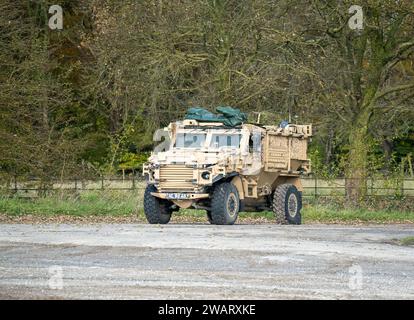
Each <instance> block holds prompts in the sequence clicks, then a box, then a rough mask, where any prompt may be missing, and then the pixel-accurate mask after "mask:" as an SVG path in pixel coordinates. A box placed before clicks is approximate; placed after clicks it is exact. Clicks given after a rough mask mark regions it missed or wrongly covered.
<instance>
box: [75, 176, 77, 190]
mask: <svg viewBox="0 0 414 320" xmlns="http://www.w3.org/2000/svg"><path fill="white" fill-rule="evenodd" d="M75 191H78V178H75Z"/></svg>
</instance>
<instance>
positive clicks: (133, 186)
mask: <svg viewBox="0 0 414 320" xmlns="http://www.w3.org/2000/svg"><path fill="white" fill-rule="evenodd" d="M132 190H135V174H132Z"/></svg>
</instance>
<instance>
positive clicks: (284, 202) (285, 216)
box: [272, 184, 302, 224]
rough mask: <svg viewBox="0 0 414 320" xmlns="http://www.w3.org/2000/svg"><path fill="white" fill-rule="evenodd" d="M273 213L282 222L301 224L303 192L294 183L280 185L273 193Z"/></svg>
mask: <svg viewBox="0 0 414 320" xmlns="http://www.w3.org/2000/svg"><path fill="white" fill-rule="evenodd" d="M272 209H273V213H274V214H275V216H276V222H277V223H281V224H301V223H302V216H301V214H300V210H301V209H302V194H301V192H299V191H298V189H297V188H296V187H295V186H294V185H293V184H282V185H280V186H278V187H277V188H276V190H275V192H274V194H273V203H272Z"/></svg>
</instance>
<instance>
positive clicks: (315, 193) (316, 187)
mask: <svg viewBox="0 0 414 320" xmlns="http://www.w3.org/2000/svg"><path fill="white" fill-rule="evenodd" d="M313 196H314V198H315V199H316V198H317V197H318V177H317V176H315V192H314V195H313Z"/></svg>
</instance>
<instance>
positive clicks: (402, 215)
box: [302, 205, 414, 223]
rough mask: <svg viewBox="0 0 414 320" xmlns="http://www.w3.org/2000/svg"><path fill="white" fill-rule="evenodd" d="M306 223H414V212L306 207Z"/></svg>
mask: <svg viewBox="0 0 414 320" xmlns="http://www.w3.org/2000/svg"><path fill="white" fill-rule="evenodd" d="M302 216H303V220H304V223H306V222H317V221H319V222H328V223H329V222H331V223H332V222H358V221H361V222H376V223H382V222H414V212H412V211H398V210H372V209H364V208H362V209H340V208H335V207H330V206H321V205H312V206H310V205H309V206H305V207H304V208H303V211H302Z"/></svg>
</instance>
